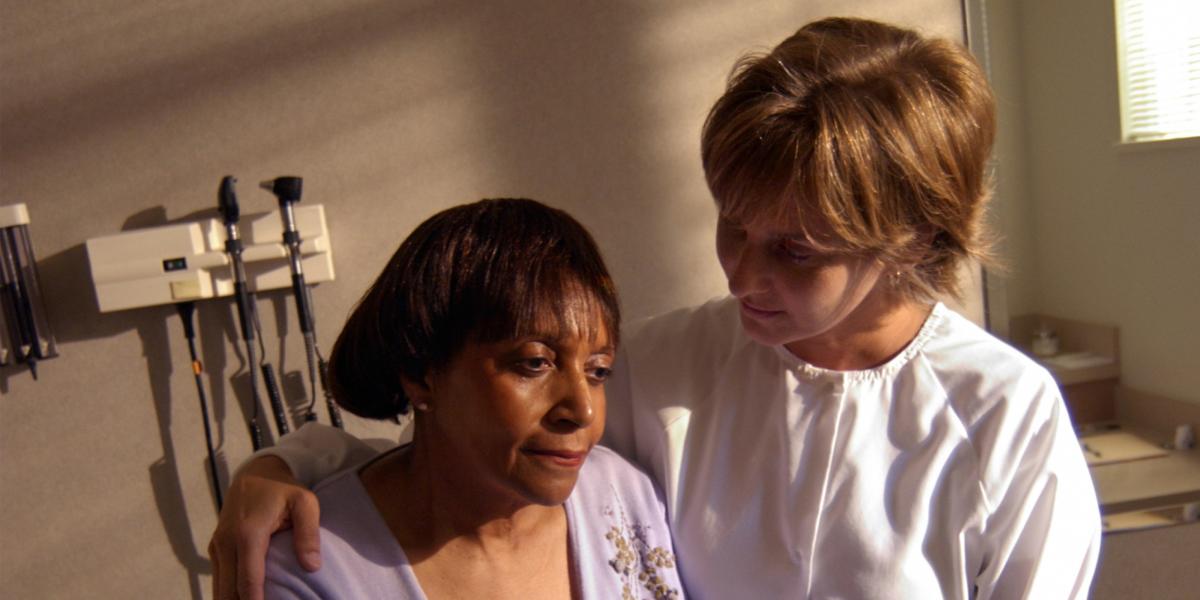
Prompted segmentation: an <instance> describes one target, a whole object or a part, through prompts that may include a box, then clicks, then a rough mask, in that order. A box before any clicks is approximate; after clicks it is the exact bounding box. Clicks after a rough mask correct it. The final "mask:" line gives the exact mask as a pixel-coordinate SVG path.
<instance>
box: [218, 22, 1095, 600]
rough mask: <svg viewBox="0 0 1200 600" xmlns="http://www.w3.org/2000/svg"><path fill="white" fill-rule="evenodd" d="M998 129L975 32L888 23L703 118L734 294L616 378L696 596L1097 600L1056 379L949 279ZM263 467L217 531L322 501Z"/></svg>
mask: <svg viewBox="0 0 1200 600" xmlns="http://www.w3.org/2000/svg"><path fill="white" fill-rule="evenodd" d="M994 131H995V117H994V100H993V98H992V94H991V91H990V89H989V87H988V85H987V82H986V80H985V78H984V74H983V73H982V70H981V69H980V68H979V66H978V64H977V63H976V62H975V61H974V59H973V58H972V57H971V56H970V54H969V53H968V52H967V51H966V49H964V48H963V47H962V46H961V45H959V44H957V43H953V42H949V41H945V40H939V39H931V38H925V37H922V36H920V35H919V34H917V33H915V32H912V31H909V30H905V29H901V28H898V27H894V26H890V25H886V24H882V23H877V22H872V21H866V20H861V19H840V18H834V19H825V20H822V21H817V22H814V23H810V24H808V25H806V26H805V27H803V28H802V29H800V30H799V31H798V32H797V33H796V34H794V35H793V36H791V37H789V38H788V39H787V40H784V41H783V42H782V43H781V44H780V45H779V46H777V47H776V48H774V49H773V50H772V51H771V52H769V53H767V54H764V55H761V56H751V57H747V58H745V59H743V60H742V61H741V62H740V63H739V64H738V66H737V68H736V69H735V70H734V73H733V75H732V76H731V78H730V82H729V86H728V88H727V89H726V91H725V93H724V95H723V96H722V97H721V98H720V99H719V100H718V101H717V103H716V105H715V106H714V107H713V109H712V111H711V113H710V114H709V117H708V120H707V122H706V123H705V126H704V132H703V137H702V154H703V161H704V168H705V174H706V177H707V180H708V184H709V187H710V189H711V190H712V192H713V196H714V198H715V200H716V206H717V210H718V213H719V221H718V226H717V232H716V240H717V244H716V245H717V257H718V259H719V261H720V263H721V266H722V268H723V270H724V271H725V275H726V277H727V278H728V281H729V290H730V294H731V295H730V296H729V297H726V298H723V299H719V300H714V301H712V302H709V303H707V304H704V305H702V306H699V307H695V308H688V309H682V310H678V311H675V312H672V313H668V314H666V315H662V316H659V317H655V318H653V319H650V320H648V321H646V322H644V323H641V324H639V325H635V326H634V327H632V328H629V329H627V330H625V331H624V332H623V336H622V339H623V340H624V346H623V348H622V353H621V355H620V356H619V357H618V361H617V364H616V366H615V369H614V378H613V379H612V380H611V381H610V385H609V388H608V394H609V396H608V397H609V424H608V430H607V433H606V441H607V443H608V444H610V445H611V446H612V447H613V448H614V449H616V450H617V451H618V452H620V453H622V454H623V455H624V456H626V457H629V458H630V459H632V460H633V461H634V462H636V463H639V464H641V465H642V466H643V467H645V468H646V469H647V470H648V471H649V472H650V473H651V475H652V476H653V477H654V479H655V480H656V482H657V483H658V484H659V485H660V486H661V487H662V488H663V490H664V493H665V496H666V502H667V510H668V517H669V522H670V525H671V529H672V534H673V536H674V538H675V547H676V552H677V554H678V559H679V567H680V570H681V573H682V575H683V577H684V584H685V586H686V587H687V589H688V592H689V594H691V595H692V596H694V597H698V598H705V597H708V598H735V597H754V598H784V597H817V598H825V597H847V598H897V597H902V598H932V597H949V598H1079V597H1085V596H1086V595H1087V592H1088V588H1089V585H1090V582H1091V578H1092V574H1093V571H1094V569H1095V566H1096V561H1097V557H1098V551H1099V540H1100V523H1099V514H1098V507H1097V503H1096V497H1095V492H1094V490H1093V488H1092V484H1091V480H1090V477H1089V475H1088V472H1087V468H1086V465H1085V463H1084V460H1083V457H1082V455H1081V453H1080V450H1079V446H1078V444H1077V442H1076V440H1075V436H1074V432H1073V430H1072V427H1071V423H1070V419H1069V417H1068V415H1067V412H1066V409H1065V406H1064V404H1063V401H1062V397H1061V395H1060V392H1059V390H1058V388H1057V386H1056V384H1055V382H1054V380H1053V378H1052V377H1051V376H1050V374H1049V373H1048V372H1047V371H1046V370H1045V369H1043V368H1041V367H1039V366H1038V365H1037V364H1035V363H1034V362H1033V361H1031V360H1030V359H1028V358H1027V357H1025V356H1024V355H1022V354H1021V353H1019V352H1017V351H1016V350H1014V349H1012V348H1011V347H1009V346H1007V345H1005V344H1004V343H1003V342H1001V341H999V340H997V339H995V338H994V337H992V336H991V335H989V334H988V333H987V332H985V331H983V330H981V329H980V328H978V327H977V326H975V325H974V324H972V323H970V322H969V321H968V320H967V319H965V318H963V317H962V316H960V315H958V314H956V313H955V312H954V311H952V310H951V309H949V308H947V307H946V306H945V305H943V304H942V303H941V302H939V301H938V300H937V298H938V297H941V296H946V295H950V296H953V295H954V294H955V293H956V292H957V291H958V286H957V277H956V273H957V272H958V270H959V267H960V266H961V265H962V264H963V263H964V262H965V261H967V260H970V259H976V260H982V261H985V262H986V261H987V260H988V257H989V247H988V243H987V237H986V232H985V228H984V223H983V217H984V208H985V205H986V203H987V200H988V197H989V182H988V178H987V161H988V157H989V155H990V152H991V145H992V141H993V137H994ZM329 445H330V446H333V447H335V448H336V447H338V446H339V445H340V446H342V447H344V446H346V445H347V442H344V441H342V442H336V443H332V444H329ZM284 454H286V455H287V458H288V461H289V463H291V464H292V469H293V470H296V469H299V470H301V471H307V470H309V468H310V465H311V464H312V463H313V462H314V460H315V459H314V458H312V457H309V458H304V456H303V455H304V452H290V453H289V451H287V450H285V451H284ZM256 465H257V466H256ZM259 467H263V468H264V469H265V463H262V462H259V463H251V468H250V469H249V472H248V473H247V474H245V475H243V476H242V477H241V478H240V481H241V482H242V483H243V485H244V490H245V491H244V493H243V495H242V496H243V497H241V498H239V499H238V500H237V503H238V505H240V506H253V507H254V508H253V509H252V510H251V511H250V512H251V513H252V514H253V515H254V516H252V517H251V518H249V519H244V520H242V521H240V522H239V521H238V520H237V519H236V518H234V517H228V518H224V520H223V522H222V527H223V528H225V529H224V530H223V531H221V532H218V534H217V536H216V537H215V538H214V547H216V548H218V549H221V548H226V549H231V548H233V547H234V544H233V542H232V540H233V539H234V538H235V536H234V535H233V534H232V533H227V532H238V535H241V536H243V537H245V538H247V539H251V540H261V539H262V538H263V537H264V536H265V531H266V530H268V529H269V527H268V524H269V523H270V522H271V521H277V520H278V518H279V515H280V514H281V513H283V512H285V511H283V510H281V509H280V508H279V506H280V505H281V504H283V503H285V502H286V501H288V500H289V499H290V500H293V501H295V500H300V501H306V500H303V499H304V498H306V496H305V495H304V492H303V491H300V490H298V489H297V488H295V487H294V486H286V485H282V484H273V483H271V482H270V481H269V480H268V479H266V478H264V477H262V476H257V475H255V474H254V473H255V470H256V469H258V468H259ZM284 475H286V474H281V475H280V477H281V478H283V479H285V480H286V479H287V477H285V476H284ZM226 531H227V532H226ZM252 547H253V544H246V545H243V546H242V548H243V552H250V553H253V550H246V549H247V548H252ZM229 551H230V550H226V552H229ZM218 560H220V559H218ZM243 564H248V565H250V566H249V568H251V569H253V568H255V565H254V560H253V557H251V559H246V560H244V562H243ZM244 569H245V567H244V568H243V570H244ZM249 577H251V578H252V577H253V573H251V574H250V575H249ZM251 587H252V586H251Z"/></svg>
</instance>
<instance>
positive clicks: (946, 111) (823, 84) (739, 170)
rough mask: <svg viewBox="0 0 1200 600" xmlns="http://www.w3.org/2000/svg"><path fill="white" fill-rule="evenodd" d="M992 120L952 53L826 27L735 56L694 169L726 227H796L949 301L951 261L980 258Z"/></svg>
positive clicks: (974, 78) (875, 33)
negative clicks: (700, 170) (700, 167)
mask: <svg viewBox="0 0 1200 600" xmlns="http://www.w3.org/2000/svg"><path fill="white" fill-rule="evenodd" d="M995 121H996V118H995V101H994V99H993V96H992V92H991V88H990V87H989V85H988V83H987V79H986V77H985V74H984V72H983V70H982V69H981V68H980V67H979V65H978V63H976V61H975V59H974V58H973V57H972V56H971V54H970V53H969V52H968V51H967V50H966V48H964V47H963V46H962V45H961V44H958V43H956V42H951V41H948V40H943V39H936V38H925V37H922V36H921V35H919V34H917V33H916V32H913V31H910V30H907V29H901V28H899V27H894V26H892V25H886V24H883V23H877V22H874V21H867V20H862V19H850V18H830V19H824V20H821V21H816V22H814V23H810V24H808V25H805V26H804V27H803V28H801V29H800V30H799V31H797V32H796V33H795V34H794V35H792V36H791V37H789V38H788V39H786V40H784V41H783V42H782V43H781V44H779V45H778V46H777V47H775V48H774V49H773V50H771V51H770V52H769V53H767V54H765V55H751V56H747V57H744V58H743V59H742V60H741V61H739V63H738V64H737V66H736V67H735V68H734V71H733V74H732V75H731V76H730V79H729V83H728V86H727V88H726V91H725V94H724V95H723V96H721V98H720V99H719V100H718V101H717V103H716V105H715V106H713V108H712V111H711V112H710V113H709V115H708V119H707V121H706V122H705V124H704V132H703V136H702V140H701V147H702V156H703V161H704V172H705V176H706V178H707V180H708V185H709V189H710V190H711V191H712V193H713V196H714V198H715V199H716V202H717V205H718V207H719V209H720V211H721V215H722V216H723V217H725V218H730V219H734V220H737V221H740V222H754V221H757V220H760V219H768V220H770V221H774V222H782V223H789V224H792V223H798V224H799V227H800V228H801V232H802V233H803V234H804V235H805V236H807V237H808V238H809V239H810V240H811V241H813V242H814V243H815V245H816V246H817V247H818V248H820V249H825V250H829V251H833V252H844V253H853V254H860V255H867V256H871V257H874V258H877V259H879V260H881V261H882V262H883V263H884V264H885V265H886V266H887V267H888V268H889V269H892V270H894V271H897V272H899V274H900V277H899V278H897V279H896V288H897V289H896V291H897V292H898V293H899V294H900V295H901V296H902V297H906V298H909V299H914V300H930V299H932V298H933V297H935V296H936V295H938V294H948V295H952V296H957V295H958V292H959V288H958V278H957V273H956V271H957V266H958V265H959V263H960V262H961V261H962V260H963V259H965V258H968V257H971V258H975V259H977V260H980V261H981V262H982V263H984V264H989V263H990V262H991V261H990V257H991V252H990V246H991V243H990V240H989V236H988V235H987V234H986V232H985V228H984V208H985V205H986V203H987V201H988V199H989V197H990V193H991V185H990V180H989V176H988V161H989V158H990V154H991V149H992V142H993V139H994V137H995V128H996V123H995Z"/></svg>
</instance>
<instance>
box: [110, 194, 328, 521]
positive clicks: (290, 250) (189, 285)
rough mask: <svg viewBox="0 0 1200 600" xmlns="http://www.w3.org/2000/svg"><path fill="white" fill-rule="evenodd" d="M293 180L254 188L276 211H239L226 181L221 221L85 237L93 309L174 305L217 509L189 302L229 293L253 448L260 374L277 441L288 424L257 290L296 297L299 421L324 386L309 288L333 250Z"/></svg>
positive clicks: (321, 277) (321, 221) (323, 275)
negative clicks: (305, 392)
mask: <svg viewBox="0 0 1200 600" xmlns="http://www.w3.org/2000/svg"><path fill="white" fill-rule="evenodd" d="M301 183H302V181H301V179H300V178H299V177H279V178H276V179H274V180H270V181H265V182H263V183H262V187H263V188H265V189H267V190H268V191H270V192H272V193H273V194H274V195H275V196H276V198H277V199H278V203H279V210H278V211H277V212H266V213H254V214H246V215H243V214H241V210H240V207H239V205H238V200H237V191H236V185H237V180H236V179H235V178H234V177H233V176H226V177H224V178H223V179H222V180H221V182H220V185H219V186H218V188H217V207H218V211H219V213H220V218H219V219H218V218H209V219H201V220H198V221H192V222H186V223H177V224H172V225H164V226H161V227H153V228H149V229H139V230H134V231H127V232H123V233H119V234H116V235H110V236H104V237H98V238H93V239H90V240H88V241H87V254H88V262H89V264H90V266H91V270H92V282H93V285H94V286H95V289H96V299H97V301H98V303H99V305H100V311H101V312H111V311H117V310H127V309H133V308H139V307H145V306H157V305H161V304H174V305H176V306H177V308H178V309H179V314H180V317H181V318H182V319H183V323H184V331H185V334H186V336H187V338H188V346H189V350H190V352H191V356H192V370H193V372H194V373H195V375H196V385H197V390H198V392H199V395H200V404H201V410H202V412H203V413H204V428H205V437H206V439H207V441H208V447H209V463H210V466H211V467H212V476H213V485H214V488H215V491H216V498H217V504H218V507H219V506H220V504H221V495H220V481H219V478H218V476H217V471H216V459H215V456H214V453H213V447H212V432H211V426H210V425H209V420H208V407H207V400H206V396H205V394H204V386H203V381H202V379H201V376H200V374H201V372H202V366H201V364H200V361H199V360H198V358H197V355H196V350H195V341H194V339H195V329H194V327H193V325H192V314H193V312H194V303H195V302H196V301H201V300H209V299H216V298H225V297H232V298H233V301H234V304H235V305H236V307H237V313H238V322H239V323H238V324H239V329H240V332H241V335H242V340H241V341H242V343H243V345H244V350H245V352H246V358H247V371H248V372H249V375H250V377H249V380H250V398H251V402H253V407H252V410H251V411H250V414H251V416H250V417H249V418H248V422H247V428H248V430H249V433H250V439H251V443H252V445H253V447H254V449H256V450H257V449H259V448H261V447H262V446H263V443H264V442H263V431H262V426H261V425H260V424H259V414H260V411H261V408H260V407H261V399H260V394H259V391H260V390H259V388H260V383H259V374H261V375H262V386H264V387H265V389H266V392H267V399H268V402H269V403H270V407H271V415H272V417H273V419H274V422H275V429H276V431H277V432H278V434H279V435H284V434H286V433H288V432H289V431H290V429H291V428H290V425H289V423H288V417H287V413H286V410H285V408H284V405H283V401H282V399H281V396H280V393H279V386H278V383H277V379H276V377H275V373H274V371H273V369H272V368H271V365H270V364H269V363H268V362H267V361H266V357H265V355H266V349H265V347H264V345H263V342H262V332H261V327H260V325H259V319H258V311H257V308H256V303H255V294H256V293H257V292H261V291H264V290H272V289H284V288H290V289H291V290H292V293H293V295H294V296H295V299H296V308H297V313H298V318H299V320H300V331H301V333H302V334H303V336H304V345H305V350H306V356H307V358H308V371H309V384H310V387H311V391H312V399H311V401H310V402H309V405H308V409H307V413H306V415H305V420H306V421H313V420H316V414H315V413H314V411H313V407H314V405H315V403H316V397H317V389H316V386H317V382H318V381H320V383H321V385H322V387H324V383H325V377H324V367H325V365H324V359H323V358H322V357H321V355H320V351H319V350H318V349H317V344H316V337H315V333H314V329H313V314H312V299H311V297H310V295H309V285H311V284H315V283H320V282H324V281H332V280H333V278H334V271H333V253H332V248H331V245H330V241H329V230H328V227H327V225H326V222H325V209H324V206H322V205H320V204H316V205H309V206H296V204H297V203H298V202H299V201H300V192H301ZM324 395H325V398H326V402H327V405H328V410H329V418H330V422H331V423H332V424H334V425H336V426H338V427H341V426H342V420H341V415H340V413H339V412H338V409H337V407H336V405H334V404H333V402H332V400H331V398H330V396H329V393H328V391H327V390H326V391H325V394H324Z"/></svg>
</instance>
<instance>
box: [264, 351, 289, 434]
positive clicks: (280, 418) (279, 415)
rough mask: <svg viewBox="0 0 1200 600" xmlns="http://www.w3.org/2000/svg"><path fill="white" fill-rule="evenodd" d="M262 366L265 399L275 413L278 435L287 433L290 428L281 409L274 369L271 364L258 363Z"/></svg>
mask: <svg viewBox="0 0 1200 600" xmlns="http://www.w3.org/2000/svg"><path fill="white" fill-rule="evenodd" d="M259 367H261V368H262V375H263V383H265V384H266V386H267V399H268V400H269V401H270V402H271V412H272V413H274V415H275V426H276V427H277V428H278V429H279V435H280V436H283V435H287V433H288V432H289V431H291V429H289V428H288V420H287V413H286V412H285V411H284V409H283V398H282V397H281V396H280V395H279V382H278V381H277V380H276V379H275V371H273V370H271V365H269V364H262V365H259Z"/></svg>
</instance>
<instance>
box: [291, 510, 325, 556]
mask: <svg viewBox="0 0 1200 600" xmlns="http://www.w3.org/2000/svg"><path fill="white" fill-rule="evenodd" d="M291 513H292V542H293V544H294V546H295V549H296V558H297V559H299V561H300V566H302V567H304V568H305V569H307V570H308V571H310V572H311V571H316V570H317V569H320V568H321V536H320V521H321V508H320V506H319V505H318V504H317V497H316V495H314V494H312V493H311V492H307V491H306V492H305V493H303V494H297V495H296V497H295V498H294V499H293V501H292V506H291Z"/></svg>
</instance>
